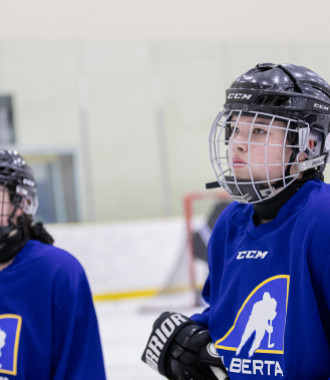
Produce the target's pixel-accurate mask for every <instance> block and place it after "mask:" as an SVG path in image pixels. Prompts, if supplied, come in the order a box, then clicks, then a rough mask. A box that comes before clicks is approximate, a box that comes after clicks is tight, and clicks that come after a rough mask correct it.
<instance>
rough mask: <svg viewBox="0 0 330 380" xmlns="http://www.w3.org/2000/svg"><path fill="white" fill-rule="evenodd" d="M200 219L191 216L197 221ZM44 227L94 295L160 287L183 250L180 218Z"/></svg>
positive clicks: (184, 281)
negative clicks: (82, 273)
mask: <svg viewBox="0 0 330 380" xmlns="http://www.w3.org/2000/svg"><path fill="white" fill-rule="evenodd" d="M200 223H201V219H200V220H195V226H198V224H200ZM46 227H47V229H48V230H49V232H50V233H51V234H52V235H53V237H54V239H55V245H56V246H58V247H60V248H63V249H65V250H66V251H68V252H70V253H71V254H72V255H73V256H75V257H76V258H77V259H78V260H79V261H80V262H81V264H82V265H83V266H84V268H85V270H86V273H87V276H88V279H89V282H90V286H91V289H92V292H93V295H94V296H97V295H106V294H110V295H116V294H117V295H119V296H120V294H121V293H132V296H133V295H134V293H137V292H139V291H145V290H146V291H152V290H157V289H160V288H162V287H163V286H164V284H165V283H166V282H167V281H168V279H169V277H170V276H171V273H173V272H175V270H176V269H177V266H178V265H179V264H178V262H179V261H180V257H181V258H182V257H183V255H187V251H185V250H184V247H185V243H186V231H185V221H184V219H183V218H168V219H152V220H141V221H134V222H120V223H119V222H118V223H102V224H98V223H93V224H52V225H47V226H46ZM183 261H184V263H182V260H181V266H183V272H184V274H183V275H180V276H181V277H182V278H181V279H182V285H184V284H188V283H189V274H188V273H189V268H188V264H187V261H188V260H183ZM181 269H182V268H181ZM202 276H204V274H203V275H202Z"/></svg>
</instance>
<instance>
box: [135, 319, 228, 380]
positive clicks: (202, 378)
mask: <svg viewBox="0 0 330 380" xmlns="http://www.w3.org/2000/svg"><path fill="white" fill-rule="evenodd" d="M142 360H143V361H144V362H145V363H147V364H148V365H149V366H150V367H151V368H153V369H155V370H156V371H158V372H159V373H160V374H162V375H163V376H165V377H167V378H168V379H170V380H229V377H228V375H227V372H226V369H225V367H224V365H223V363H222V361H221V359H220V356H219V355H218V353H217V352H216V349H215V347H214V344H213V343H212V340H211V338H210V335H209V333H208V331H207V330H205V329H203V328H202V327H200V326H199V325H197V323H195V322H194V321H193V320H192V319H190V318H188V317H186V316H184V315H182V314H180V313H170V312H165V313H163V314H161V315H160V317H159V318H158V319H157V320H156V321H155V323H154V325H153V330H152V332H151V335H150V337H149V340H148V344H147V347H146V349H145V350H144V352H143V354H142Z"/></svg>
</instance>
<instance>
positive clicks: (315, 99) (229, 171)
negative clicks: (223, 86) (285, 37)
mask: <svg viewBox="0 0 330 380" xmlns="http://www.w3.org/2000/svg"><path fill="white" fill-rule="evenodd" d="M247 117H248V118H247ZM246 120H249V124H250V128H251V131H252V128H253V127H254V126H256V125H260V123H263V124H264V125H263V127H266V130H267V131H268V132H267V138H266V142H265V145H266V146H267V145H268V146H269V145H271V144H268V136H269V132H270V130H271V129H272V128H273V129H275V128H277V129H282V130H284V132H285V141H286V143H285V144H283V162H282V163H281V164H279V165H280V166H281V172H282V175H281V176H279V177H278V178H276V179H271V178H269V176H268V175H267V178H265V179H264V180H258V181H256V180H254V178H253V176H252V170H251V169H252V167H253V165H260V163H258V164H255V163H251V162H247V164H246V165H247V167H248V170H249V178H248V179H246V178H244V179H239V178H237V177H236V174H235V170H234V168H233V165H232V164H231V162H230V158H229V157H230V154H228V153H230V152H229V150H230V149H232V144H231V143H230V141H231V136H233V133H235V130H236V128H238V125H240V123H245V124H246ZM260 120H261V121H260ZM279 125H281V126H282V127H279ZM329 133H330V86H329V84H328V83H327V82H326V81H325V80H323V79H322V78H321V77H320V76H319V75H318V74H316V73H315V72H313V71H311V70H309V69H308V68H306V67H303V66H298V65H294V64H273V63H262V64H258V65H256V66H255V67H254V68H252V69H250V70H248V71H247V72H246V73H244V74H243V75H241V76H240V77H238V78H237V79H236V80H235V81H234V82H233V83H232V85H231V86H230V88H229V89H228V90H227V91H226V103H225V105H224V110H223V111H221V112H220V113H219V114H218V116H217V117H216V119H215V121H214V123H213V125H212V129H211V133H210V139H209V143H210V158H211V163H212V166H213V169H214V171H215V173H216V176H217V181H218V184H219V185H220V186H221V187H223V188H224V189H225V190H226V191H227V192H228V193H229V194H230V195H231V197H232V198H233V199H235V200H237V201H239V202H242V203H259V202H262V201H264V200H267V199H270V198H272V197H274V196H275V195H276V194H278V193H279V192H281V191H282V190H284V189H285V188H287V187H288V186H289V185H290V184H291V183H293V182H294V181H295V180H296V179H297V178H300V177H301V176H303V175H304V174H301V173H304V172H306V171H308V173H310V172H311V171H312V172H314V173H315V175H317V176H318V177H319V178H323V174H322V173H323V170H324V168H325V165H326V162H327V160H328V156H329V150H330V134H329ZM310 141H312V144H310V143H309V142H310ZM245 144H247V146H249V147H250V145H252V144H253V142H251V132H250V133H249V137H248V138H247V140H246V141H245ZM286 148H291V151H292V153H291V156H290V159H289V160H288V161H287V162H284V161H285V160H284V156H285V155H284V150H285V149H286ZM265 152H266V153H265V163H266V165H267V149H266V150H265ZM302 152H304V154H305V157H306V159H305V160H298V157H299V155H300V154H301V153H302ZM248 161H249V160H248ZM292 167H294V168H295V170H291V168H292ZM207 187H213V186H212V184H209V186H207Z"/></svg>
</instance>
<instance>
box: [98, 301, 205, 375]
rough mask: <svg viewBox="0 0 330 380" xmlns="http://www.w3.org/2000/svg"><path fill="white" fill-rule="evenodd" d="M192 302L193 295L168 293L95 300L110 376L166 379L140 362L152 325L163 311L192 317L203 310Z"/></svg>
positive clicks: (107, 369) (107, 370)
mask: <svg viewBox="0 0 330 380" xmlns="http://www.w3.org/2000/svg"><path fill="white" fill-rule="evenodd" d="M191 302H192V297H191V294H180V295H175V296H166V297H164V298H163V299H162V300H153V299H145V298H142V299H135V300H125V301H115V302H96V304H95V306H96V313H97V316H98V321H99V327H100V334H101V340H102V345H103V354H104V360H105V365H106V372H107V379H108V380H157V379H164V377H162V376H161V375H159V374H158V373H157V372H156V371H154V370H152V369H151V368H150V367H148V366H147V365H146V364H144V363H143V362H142V361H141V359H140V358H141V355H142V352H143V350H144V347H145V345H146V343H147V340H148V337H149V334H150V332H151V328H152V324H153V322H154V321H155V319H156V318H157V317H158V316H159V315H160V314H161V312H162V311H165V310H171V311H178V312H181V313H183V314H185V315H187V316H190V315H192V314H194V313H195V312H197V311H200V310H202V308H201V307H191V306H189V305H191ZM153 307H155V310H152V309H153ZM146 309H148V311H146Z"/></svg>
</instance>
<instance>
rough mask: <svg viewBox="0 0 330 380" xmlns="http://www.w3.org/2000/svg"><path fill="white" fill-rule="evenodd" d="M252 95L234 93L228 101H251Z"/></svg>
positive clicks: (229, 96)
mask: <svg viewBox="0 0 330 380" xmlns="http://www.w3.org/2000/svg"><path fill="white" fill-rule="evenodd" d="M251 96H252V94H244V93H234V94H229V95H228V99H242V100H243V99H250V98H251Z"/></svg>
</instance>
